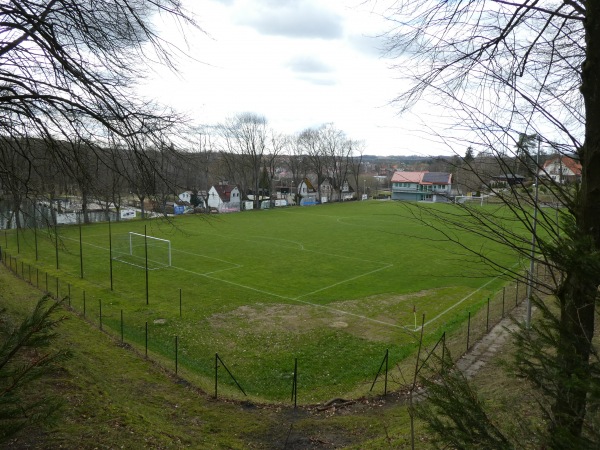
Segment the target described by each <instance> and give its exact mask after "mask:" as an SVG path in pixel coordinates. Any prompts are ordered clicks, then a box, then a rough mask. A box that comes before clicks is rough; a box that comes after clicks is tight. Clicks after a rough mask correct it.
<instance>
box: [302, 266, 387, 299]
mask: <svg viewBox="0 0 600 450" xmlns="http://www.w3.org/2000/svg"><path fill="white" fill-rule="evenodd" d="M392 266H393V264H388V265H387V266H384V267H380V268H379V269H375V270H371V271H370V272H365V273H361V274H360V275H356V276H354V277H352V278H348V279H346V280H342V281H339V282H337V283H333V284H331V285H329V286H325V287H323V288H321V289H317V290H316V291H312V292H309V293H308V294H302V295H299V296H298V297H296V298H294V299H292V300H298V299H300V298H302V297H306V296H307V295H313V294H316V293H318V292H321V291H325V290H327V289H331V288H332V287H335V286H339V285H340V284H343V283H347V282H348V281H352V280H356V279H357V278H362V277H366V276H367V275H371V274H372V273H375V272H379V271H381V270H385V269H388V268H390V267H392Z"/></svg>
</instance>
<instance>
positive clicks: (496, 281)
mask: <svg viewBox="0 0 600 450" xmlns="http://www.w3.org/2000/svg"><path fill="white" fill-rule="evenodd" d="M423 207H425V208H455V207H454V206H452V205H429V206H423ZM411 208H414V206H409V205H407V204H399V203H395V202H374V201H369V202H349V203H344V204H330V205H322V206H316V207H305V208H302V207H295V208H285V209H274V210H269V211H254V212H252V211H251V212H245V213H241V214H230V215H219V216H210V217H206V216H202V217H200V216H179V217H176V218H174V219H171V221H166V220H162V219H155V220H146V221H130V222H118V223H112V224H111V233H110V240H111V243H112V249H113V256H118V254H119V252H121V253H122V252H126V250H124V249H126V247H127V245H128V244H127V242H128V233H129V232H135V233H139V234H144V232H146V233H147V234H148V235H150V236H155V237H158V238H162V239H168V240H170V241H171V247H172V251H171V256H172V264H171V266H170V267H167V268H160V269H157V270H150V271H148V273H147V275H148V276H147V278H146V271H145V270H144V265H145V261H144V259H143V258H137V261H138V262H139V264H138V265H137V266H136V265H132V264H128V263H126V262H124V261H122V260H121V261H120V260H117V259H114V260H113V261H112V285H113V290H112V291H111V289H110V286H111V271H110V266H111V260H110V252H109V225H108V224H107V223H103V224H94V225H87V226H82V227H81V242H82V246H81V248H80V227H78V226H59V227H57V228H56V230H57V233H58V269H56V265H57V261H56V259H57V258H56V246H55V229H53V228H51V229H47V230H37V232H35V233H34V231H33V230H25V231H21V232H20V233H19V237H18V242H17V236H16V233H15V232H14V230H12V231H11V230H9V231H8V232H6V233H5V236H4V240H3V241H4V242H2V240H0V245H2V247H3V250H4V251H5V252H7V253H8V254H10V255H11V256H13V257H16V258H17V263H15V264H19V265H20V266H19V268H18V271H19V272H21V273H23V277H24V278H25V279H31V280H32V283H34V284H36V283H39V284H40V287H42V286H43V281H42V280H36V279H35V276H36V275H37V272H35V273H36V275H32V270H33V271H44V272H45V271H48V273H50V274H51V276H57V277H58V278H59V282H60V286H59V293H60V295H61V296H65V295H67V286H68V289H70V294H71V295H70V298H71V305H72V307H73V308H74V309H76V310H77V311H79V312H81V313H82V312H83V308H84V291H85V309H86V317H87V318H89V319H90V320H91V321H94V322H99V320H100V305H101V308H102V325H103V328H104V329H110V330H111V333H112V334H113V335H115V336H117V337H119V338H120V336H121V326H122V327H123V335H124V340H125V342H128V343H131V344H135V345H136V346H137V347H138V348H141V349H142V351H143V348H144V345H145V344H144V342H145V324H146V323H148V342H149V344H148V345H149V348H150V351H151V352H152V353H153V355H156V357H157V358H159V359H161V358H162V359H164V361H165V364H167V365H171V366H172V365H173V364H174V363H173V362H172V361H173V360H174V352H175V336H177V339H178V365H179V370H180V371H182V373H184V374H185V376H186V377H189V378H190V379H192V380H194V382H196V383H198V384H199V385H200V386H202V387H203V388H204V389H206V390H208V391H211V390H212V389H213V387H212V383H213V381H212V377H213V376H214V371H215V369H214V360H215V353H218V354H219V356H220V357H221V358H222V359H223V361H224V362H225V363H226V364H227V367H228V368H229V370H231V372H232V373H233V375H234V376H235V377H236V379H237V380H238V382H239V383H240V384H241V385H242V387H243V388H244V390H245V391H246V392H247V393H248V395H250V396H252V397H254V398H257V399H266V400H275V401H288V400H289V396H290V393H291V389H292V385H291V383H292V372H293V367H294V359H295V358H298V395H299V399H302V401H305V402H311V401H317V400H322V399H324V398H326V397H330V396H338V395H344V394H348V393H355V394H356V393H359V394H360V393H363V392H365V389H367V388H368V387H369V386H370V383H371V381H372V379H373V377H374V375H375V373H376V371H377V368H378V367H379V364H380V362H381V360H382V358H383V356H384V354H385V351H386V349H389V350H390V358H391V361H390V363H391V364H393V363H394V362H398V361H400V360H401V359H402V358H403V357H405V356H406V355H407V354H409V353H410V352H412V351H414V348H415V345H416V340H417V338H418V333H415V330H414V328H415V317H418V318H419V322H420V320H421V317H422V314H425V320H426V327H425V333H426V336H428V337H429V338H430V340H431V339H434V338H437V337H438V336H439V335H440V334H441V333H442V331H444V330H446V329H447V328H448V327H449V326H450V324H453V323H456V322H457V321H458V320H463V319H464V317H465V311H467V310H474V309H476V308H477V307H480V306H481V305H482V304H483V303H482V302H483V301H484V300H485V299H486V298H487V297H489V296H490V295H494V294H495V293H496V292H497V291H498V290H499V289H500V288H501V286H502V284H503V283H504V281H503V280H502V277H498V274H497V273H495V274H494V273H492V271H491V270H490V269H489V268H488V267H486V266H485V265H484V264H481V263H478V262H477V261H476V259H475V258H474V257H473V256H472V255H467V254H466V253H465V251H464V250H462V249H461V248H460V247H459V246H457V245H455V244H453V243H450V242H447V241H446V240H445V239H443V237H442V236H441V235H440V234H439V233H438V232H436V231H435V230H434V227H431V226H426V225H424V224H423V223H421V222H419V221H417V220H415V219H414V218H413V217H412V214H411V212H410V210H411ZM440 225H441V226H443V224H437V225H436V226H440ZM460 238H461V239H462V240H463V241H464V242H466V243H468V244H471V245H473V246H476V247H480V246H482V247H481V248H482V249H484V250H485V251H486V252H489V253H490V254H491V255H494V257H497V258H498V260H499V262H501V263H503V264H505V265H507V266H510V265H512V264H515V263H516V262H517V259H516V257H515V256H512V255H510V254H509V253H506V252H503V251H501V249H499V248H496V247H494V246H493V245H492V244H491V243H488V242H484V241H482V238H481V237H478V236H476V235H471V234H469V233H468V232H467V231H464V233H462V234H461V236H460ZM36 241H37V254H38V256H37V261H36V256H35V253H36V252H35V248H36ZM17 247H18V249H17ZM17 250H18V251H17ZM158 252H159V250H156V249H153V248H151V250H150V251H149V254H150V253H152V257H153V258H154V257H157V258H161V257H162V256H160V255H158ZM151 259H152V258H151ZM82 261H83V264H81V262H82ZM151 268H154V269H156V268H155V267H154V266H153V265H151ZM82 270H83V278H82V277H81V272H82ZM37 276H38V277H39V275H37ZM32 277H33V279H32ZM146 283H147V286H148V304H146ZM48 289H49V291H51V292H54V291H55V287H54V286H49V288H48ZM180 305H181V310H180ZM121 314H122V317H123V321H122V322H121ZM219 377H220V379H221V380H222V385H223V387H222V388H220V390H223V391H224V392H229V393H231V394H232V395H236V394H235V387H234V384H233V382H232V381H231V380H230V379H229V378H228V375H227V374H226V372H225V371H224V370H222V369H220V371H219ZM365 386H366V387H365Z"/></svg>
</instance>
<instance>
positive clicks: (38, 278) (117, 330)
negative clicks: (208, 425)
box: [0, 246, 548, 406]
mask: <svg viewBox="0 0 600 450" xmlns="http://www.w3.org/2000/svg"><path fill="white" fill-rule="evenodd" d="M0 260H1V261H2V263H3V265H4V266H5V267H6V268H7V269H9V270H10V271H11V272H12V273H14V274H15V275H16V276H17V277H19V278H21V279H22V280H24V281H25V282H28V283H29V284H31V285H33V286H35V287H36V288H38V289H39V290H41V291H43V292H45V293H47V294H49V295H51V296H52V297H54V298H55V299H63V298H65V297H66V298H67V302H65V305H67V306H68V307H69V308H70V309H71V310H72V311H73V312H75V313H77V314H79V315H80V316H82V317H83V318H84V319H85V320H87V321H89V322H90V323H92V324H94V325H96V326H97V327H98V329H99V330H102V331H103V332H105V333H108V334H109V335H111V336H112V337H113V338H115V339H116V340H119V341H120V342H121V343H122V344H123V345H126V346H130V347H133V348H134V349H136V351H137V352H139V353H140V354H142V355H143V356H144V357H145V358H152V360H153V361H155V362H157V363H158V364H160V365H162V366H163V367H164V368H166V369H168V370H172V371H173V372H174V373H175V374H177V375H179V376H185V377H186V378H190V379H191V380H192V382H193V383H195V384H197V385H198V386H199V387H200V388H202V389H203V390H204V391H205V392H211V390H213V388H211V387H210V385H209V384H208V380H210V379H211V378H213V380H214V391H213V392H214V396H215V397H217V396H219V395H221V394H220V393H221V391H224V392H225V395H226V396H228V397H231V398H238V397H239V396H243V397H246V396H247V389H246V388H245V386H244V377H245V375H246V374H245V373H244V371H243V369H242V370H240V371H239V373H236V371H235V369H232V367H234V366H235V364H234V365H233V366H228V364H229V363H230V361H226V359H227V358H225V357H222V356H221V355H220V354H219V353H215V354H214V359H213V360H212V362H211V356H210V355H190V354H188V351H187V349H186V347H185V344H186V343H185V342H182V339H181V338H180V336H171V337H168V336H165V335H164V333H161V332H160V323H157V321H153V322H151V323H149V322H148V321H144V322H140V318H139V317H136V318H135V319H133V318H130V317H127V316H126V314H125V313H124V311H123V309H120V310H117V311H115V310H114V308H111V307H110V301H109V302H108V303H109V305H106V304H104V303H103V299H102V298H101V297H100V295H99V294H98V290H96V291H94V293H93V294H92V295H90V294H89V293H86V290H85V289H84V288H82V286H84V287H85V286H86V285H85V284H79V285H77V286H74V285H73V284H71V283H70V282H66V281H63V280H61V279H60V278H59V277H58V276H57V275H56V274H52V273H49V272H48V271H47V270H43V269H40V268H39V267H36V266H34V265H31V264H29V263H26V262H24V261H21V260H20V259H19V258H18V256H17V257H15V256H13V255H11V254H10V253H9V252H7V251H6V250H5V249H3V248H2V246H0ZM538 269H539V270H537V273H536V274H535V275H536V277H537V279H538V280H539V279H544V278H548V274H547V273H546V269H544V267H542V268H541V269H540V268H538ZM540 271H542V273H540ZM56 273H59V272H58V271H56ZM110 295H111V294H110V291H108V290H107V291H106V297H108V298H110ZM526 295H527V290H526V284H525V283H524V282H522V281H521V282H516V283H512V284H507V285H506V286H505V287H503V288H502V289H501V290H500V291H499V292H497V293H496V294H495V295H494V296H491V297H489V298H484V299H481V300H480V301H479V302H478V303H475V304H472V305H471V306H470V307H469V308H466V309H465V310H464V314H463V316H462V317H461V316H460V315H459V316H458V317H457V316H456V315H455V316H454V317H455V318H454V319H453V320H452V321H451V322H449V323H444V324H443V325H439V324H436V325H435V326H436V328H435V329H437V330H441V332H440V335H438V336H437V337H436V336H434V335H433V334H431V333H430V334H428V335H427V336H425V335H424V330H425V328H426V327H427V326H428V325H427V322H426V317H425V316H424V315H423V316H422V318H421V325H420V326H418V327H416V329H415V330H414V332H415V338H416V339H415V342H418V345H415V342H413V343H412V344H410V345H407V348H408V350H407V351H405V352H404V355H408V356H402V355H400V356H398V357H396V359H395V360H396V363H395V364H392V360H393V358H392V355H391V353H392V352H390V350H389V349H386V350H385V351H384V352H382V354H380V355H375V356H374V358H373V360H374V361H377V363H376V364H373V365H372V367H371V369H370V370H371V371H372V376H373V378H372V380H367V381H365V386H366V387H365V389H364V392H365V393H369V392H370V393H372V394H375V395H380V394H383V395H386V394H388V392H389V386H390V384H393V385H394V389H395V390H410V389H411V386H410V384H409V386H407V385H406V379H405V378H401V377H399V376H398V374H400V373H412V372H413V370H414V380H413V387H414V384H415V383H416V380H417V376H418V375H419V376H420V375H422V374H423V372H424V371H425V370H426V369H425V368H426V367H427V368H429V369H428V370H431V364H430V362H431V361H430V360H432V359H436V360H439V361H442V363H443V364H447V365H451V364H452V363H453V362H455V361H456V359H457V358H460V356H462V355H463V354H464V353H466V352H468V351H469V350H470V349H471V348H472V346H473V345H474V344H475V342H477V341H478V340H480V339H481V338H482V337H483V336H484V335H485V334H487V333H488V332H489V331H490V329H491V328H492V327H493V326H494V325H496V324H497V323H498V322H500V321H501V320H502V319H503V318H504V317H506V316H507V315H508V314H509V313H510V311H511V310H512V309H513V308H514V307H515V306H518V305H520V304H521V303H522V302H523V301H524V300H526ZM174 297H175V298H176V301H175V303H176V305H177V306H176V307H175V308H176V309H177V311H176V312H174V314H176V315H177V316H178V317H182V316H183V315H184V313H185V308H184V301H183V294H182V290H181V289H180V288H177V289H176V290H175V293H174ZM107 306H108V307H107ZM142 324H143V325H142ZM432 327H433V325H432ZM428 349H429V350H428ZM436 352H442V353H441V357H440V355H439V354H437V353H436ZM444 352H448V354H451V355H452V358H453V359H452V360H450V361H449V362H448V357H447V355H444ZM434 354H437V358H432V355H434ZM315 366H317V367H318V364H317V363H315V362H314V361H310V360H302V359H301V358H293V359H291V360H290V361H289V368H288V370H287V371H285V375H284V376H283V378H285V380H284V381H285V382H284V383H283V384H282V385H285V384H286V383H289V384H287V386H288V388H286V391H287V393H282V394H281V396H279V397H280V398H290V397H289V392H290V390H291V403H292V404H293V405H294V406H297V404H298V399H299V398H300V399H302V379H303V369H302V367H307V368H308V367H312V368H314V367H315ZM411 366H412V367H413V369H410V367H411ZM182 369H184V370H185V374H184V375H182ZM443 369H444V367H439V368H438V369H437V370H443ZM340 370H344V369H343V368H340ZM211 373H212V374H213V375H212V376H211V375H210V374H211ZM305 373H306V371H305ZM328 375H329V374H328ZM306 376H308V375H306ZM311 376H314V375H311ZM431 376H432V377H433V376H435V371H431ZM278 378H282V375H281V374H279V375H278ZM323 379H324V380H326V379H327V377H324V378H323ZM325 383H327V381H323V382H322V383H321V382H319V384H325ZM268 384H270V383H268ZM367 386H370V388H367ZM333 389H335V387H332V388H331V389H330V390H329V391H328V392H331V391H333ZM236 392H237V394H236ZM253 395H254V396H255V397H257V398H258V399H260V400H268V399H269V395H266V396H264V397H263V396H261V394H260V392H257V389H254V392H253ZM271 395H272V394H271ZM359 395H360V394H359ZM306 397H308V394H307V395H306Z"/></svg>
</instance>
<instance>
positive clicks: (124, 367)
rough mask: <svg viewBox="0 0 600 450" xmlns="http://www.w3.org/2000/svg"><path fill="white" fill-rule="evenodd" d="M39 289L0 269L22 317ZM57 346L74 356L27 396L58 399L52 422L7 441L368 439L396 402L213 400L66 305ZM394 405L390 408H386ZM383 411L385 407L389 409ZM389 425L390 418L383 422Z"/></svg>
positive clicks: (136, 444) (204, 444) (3, 294)
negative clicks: (350, 411) (340, 410)
mask: <svg viewBox="0 0 600 450" xmlns="http://www.w3.org/2000/svg"><path fill="white" fill-rule="evenodd" d="M38 297H39V292H38V291H37V290H35V289H33V288H31V287H30V286H29V285H27V284H25V283H23V282H22V281H21V280H18V279H16V278H14V277H13V276H12V275H11V274H10V273H7V271H6V269H4V268H3V267H0V305H2V306H3V307H5V308H7V310H8V312H9V314H11V315H14V316H21V315H23V314H24V313H25V312H26V311H27V310H29V309H30V308H31V307H32V306H33V305H34V303H35V301H36V300H37V298H38ZM66 314H67V316H68V320H67V321H65V322H64V323H63V325H62V326H61V327H60V329H59V330H58V335H59V338H58V341H57V344H56V345H59V346H61V347H62V348H65V347H66V348H69V349H70V350H71V351H72V352H73V355H74V356H73V358H72V359H71V360H70V361H68V362H67V363H66V364H65V365H64V369H63V370H61V371H60V372H59V373H57V374H55V375H54V376H53V377H51V378H49V379H46V380H43V381H40V382H38V383H36V385H35V386H34V388H33V389H32V395H34V396H35V397H38V396H39V395H44V394H43V393H49V392H50V393H54V394H57V395H60V396H61V397H63V399H64V401H65V407H64V408H63V409H62V410H61V411H60V415H59V421H58V423H57V424H56V425H54V426H51V427H48V428H44V429H41V428H40V429H35V430H26V431H25V432H23V433H21V435H19V436H17V437H16V438H15V439H14V440H13V441H11V442H10V443H9V447H11V448H142V447H143V448H184V447H189V448H282V447H283V445H284V444H285V442H286V441H287V442H288V444H292V447H290V448H301V447H302V446H303V445H304V444H303V443H310V442H313V443H314V442H316V443H318V442H336V443H337V444H336V445H350V444H352V443H354V444H356V443H357V442H362V441H365V440H369V439H371V438H374V437H376V436H378V435H380V434H382V433H383V432H384V425H386V424H389V423H390V422H393V421H395V418H396V417H398V415H399V416H400V417H402V418H403V419H406V413H405V411H403V409H402V408H391V409H390V408H387V412H386V413H385V414H384V413H383V410H381V409H380V408H379V407H377V408H370V407H366V408H365V412H364V413H362V414H358V415H336V414H335V413H333V412H332V411H328V412H324V413H315V412H314V411H313V412H311V410H309V409H298V410H293V409H291V408H289V407H288V406H283V405H280V406H269V407H260V406H257V405H253V404H249V403H240V402H226V401H220V400H219V401H215V400H213V399H212V398H211V397H210V396H208V395H206V394H204V393H201V392H200V391H198V390H197V389H195V388H193V387H191V386H190V385H189V384H188V383H187V382H186V381H184V380H182V379H180V378H178V377H175V376H174V374H172V373H169V372H166V371H165V370H162V369H161V368H160V367H158V366H156V365H155V364H153V363H152V362H150V361H147V360H145V359H144V358H143V356H141V355H137V354H135V353H134V352H132V351H131V350H130V349H125V348H122V347H120V346H119V345H118V343H116V342H115V341H114V340H113V339H112V338H110V337H109V336H107V335H106V334H104V333H102V332H100V331H98V329H97V328H95V327H93V326H91V325H90V324H89V323H88V322H86V321H84V320H82V319H81V318H80V317H79V316H77V315H74V314H72V313H68V312H67V313H66ZM392 410H393V412H392ZM388 413H389V414H388ZM389 426H391V425H389Z"/></svg>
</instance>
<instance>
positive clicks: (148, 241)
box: [128, 231, 171, 268]
mask: <svg viewBox="0 0 600 450" xmlns="http://www.w3.org/2000/svg"><path fill="white" fill-rule="evenodd" d="M128 241H129V242H128V253H129V255H128V256H129V257H130V258H131V260H133V261H137V262H136V263H135V265H142V266H143V265H144V264H145V261H146V259H147V260H148V262H151V263H152V266H153V267H154V268H157V266H158V267H170V266H171V241H170V240H168V239H162V238H158V237H154V236H149V235H146V234H141V233H136V232H133V231H130V232H129V233H128Z"/></svg>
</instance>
